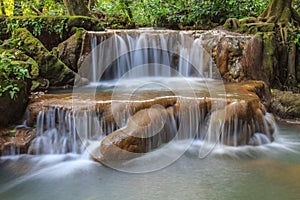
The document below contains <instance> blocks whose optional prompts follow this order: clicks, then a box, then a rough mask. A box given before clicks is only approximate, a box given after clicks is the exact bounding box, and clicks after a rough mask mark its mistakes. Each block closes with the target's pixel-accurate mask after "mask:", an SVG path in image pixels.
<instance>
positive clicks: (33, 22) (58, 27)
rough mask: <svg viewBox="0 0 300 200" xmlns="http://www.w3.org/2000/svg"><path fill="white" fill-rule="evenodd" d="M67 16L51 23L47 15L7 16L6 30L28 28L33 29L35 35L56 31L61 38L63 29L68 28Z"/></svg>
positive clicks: (8, 31)
mask: <svg viewBox="0 0 300 200" xmlns="http://www.w3.org/2000/svg"><path fill="white" fill-rule="evenodd" d="M67 20H68V18H67V17H65V18H59V20H57V21H56V23H49V21H47V18H45V17H32V18H22V17H20V18H7V20H6V26H7V29H6V32H7V33H10V32H13V31H14V30H16V29H17V28H28V29H29V30H31V32H32V34H33V35H34V36H39V35H41V33H42V31H43V30H45V31H48V32H49V33H56V34H58V35H59V36H60V37H61V38H62V36H63V31H64V30H65V29H67V28H68V24H67V23H66V22H67Z"/></svg>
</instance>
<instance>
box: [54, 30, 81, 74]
mask: <svg viewBox="0 0 300 200" xmlns="http://www.w3.org/2000/svg"><path fill="white" fill-rule="evenodd" d="M84 34H85V30H84V29H77V30H76V33H75V34H74V35H72V36H71V37H70V38H68V39H67V40H65V41H64V42H62V43H60V44H59V45H58V47H56V48H53V50H52V51H53V53H54V54H55V55H56V57H57V58H59V59H60V60H61V61H62V62H63V63H65V64H66V65H67V66H68V67H69V68H70V69H72V70H73V71H75V72H77V71H78V68H77V63H78V60H79V57H80V53H81V48H82V43H83V36H84Z"/></svg>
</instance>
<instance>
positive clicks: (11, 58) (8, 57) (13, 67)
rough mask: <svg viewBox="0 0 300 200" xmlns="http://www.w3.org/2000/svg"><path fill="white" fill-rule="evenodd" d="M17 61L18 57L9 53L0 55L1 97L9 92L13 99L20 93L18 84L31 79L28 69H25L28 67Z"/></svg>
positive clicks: (4, 52)
mask: <svg viewBox="0 0 300 200" xmlns="http://www.w3.org/2000/svg"><path fill="white" fill-rule="evenodd" d="M15 59H16V55H14V54H13V53H10V52H8V51H3V52H2V53H1V54H0V96H2V95H3V94H4V93H6V92H7V93H8V94H9V96H10V98H11V99H14V98H15V97H16V95H17V93H18V92H19V91H20V88H19V86H18V84H17V82H18V81H20V80H25V79H26V78H30V77H31V76H30V74H29V71H28V69H27V68H24V66H26V65H24V63H23V65H22V64H21V63H20V61H16V60H15Z"/></svg>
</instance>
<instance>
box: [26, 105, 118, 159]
mask: <svg viewBox="0 0 300 200" xmlns="http://www.w3.org/2000/svg"><path fill="white" fill-rule="evenodd" d="M98 119H99V117H98V116H97V114H96V112H95V110H76V109H75V110H69V109H64V108H60V107H52V108H49V109H46V110H43V111H40V112H39V113H38V116H37V127H36V138H35V139H34V140H33V141H32V142H31V145H30V147H29V149H28V153H29V154H37V155H39V154H65V153H75V154H81V153H83V152H84V151H85V148H86V146H87V145H88V144H89V141H90V140H100V139H101V137H103V134H104V133H106V132H107V130H109V131H110V130H111V129H113V128H111V127H109V126H108V125H107V124H106V123H103V120H100V121H98ZM101 123H102V124H101ZM100 124H101V125H100ZM104 124H105V125H104ZM100 127H101V128H100Z"/></svg>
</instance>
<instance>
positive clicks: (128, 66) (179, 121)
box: [28, 30, 276, 159]
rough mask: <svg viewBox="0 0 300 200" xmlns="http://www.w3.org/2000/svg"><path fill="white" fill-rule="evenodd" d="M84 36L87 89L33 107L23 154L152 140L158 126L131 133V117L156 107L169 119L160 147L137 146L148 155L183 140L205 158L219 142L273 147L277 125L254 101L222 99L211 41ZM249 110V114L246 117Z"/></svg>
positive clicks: (157, 34)
mask: <svg viewBox="0 0 300 200" xmlns="http://www.w3.org/2000/svg"><path fill="white" fill-rule="evenodd" d="M216 37H217V36H216ZM86 38H87V40H88V45H90V48H88V49H89V50H87V51H86V52H83V55H85V57H84V58H82V59H83V62H82V64H81V68H80V69H79V74H80V75H81V76H84V77H86V78H88V79H89V80H90V81H91V82H92V83H91V85H89V86H87V87H78V88H77V87H75V89H74V91H73V96H72V97H71V99H69V98H65V97H58V99H57V100H56V99H54V101H49V103H47V101H45V102H43V101H42V102H37V104H38V105H37V106H35V107H38V108H39V109H41V110H39V112H38V114H36V137H35V139H33V141H32V142H31V145H30V147H29V149H28V153H29V154H65V153H75V154H84V152H86V151H87V150H88V151H89V148H90V146H93V145H92V144H94V142H97V144H98V145H100V142H101V141H102V140H103V138H105V137H106V136H108V135H117V134H120V133H122V134H125V135H126V134H127V135H129V136H132V135H130V134H133V133H134V134H140V133H141V132H143V131H144V132H145V131H146V132H147V135H155V134H156V132H155V133H150V132H151V131H154V130H157V129H158V127H161V124H160V123H161V122H158V121H159V120H152V121H150V122H149V126H150V128H148V129H145V128H141V127H139V126H133V127H135V128H132V119H138V120H143V118H144V117H143V116H142V117H137V116H140V115H141V114H140V113H147V112H148V111H150V110H151V109H152V108H153V107H155V106H157V105H159V106H160V111H161V112H163V113H167V114H165V115H166V116H167V117H166V120H165V121H164V123H165V124H164V126H163V128H161V129H160V130H159V131H157V134H159V135H158V137H157V138H159V139H158V140H159V141H156V140H157V138H155V137H153V138H151V141H150V143H149V141H148V140H142V143H143V142H144V143H145V142H146V143H149V144H150V145H148V146H149V148H147V151H152V150H153V149H152V146H156V147H159V146H163V144H165V143H171V144H172V143H176V142H178V141H181V140H187V141H188V142H187V143H186V144H187V147H186V148H188V146H189V145H190V144H191V140H194V139H197V140H201V141H203V142H205V143H206V144H208V146H209V148H206V149H200V154H201V155H200V157H203V156H205V155H206V154H207V153H209V152H210V151H211V148H213V147H214V146H215V145H219V144H221V145H231V146H240V145H249V144H251V145H260V144H267V143H270V142H271V141H272V134H273V133H274V131H276V124H275V122H274V119H272V117H270V115H269V114H268V113H266V112H265V111H264V108H263V105H262V104H261V103H260V102H259V99H258V100H257V101H255V100H251V99H250V100H249V99H247V98H248V97H244V96H245V94H242V97H241V98H245V99H246V100H240V99H239V97H238V99H236V98H237V97H236V95H237V94H236V93H232V94H230V95H227V94H226V92H225V89H224V84H223V81H222V79H221V76H220V75H219V73H217V72H218V69H216V66H215V64H214V62H213V58H212V47H213V44H214V45H215V43H216V42H215V41H214V39H211V38H210V39H207V37H205V35H201V34H200V35H198V36H195V35H193V34H192V33H191V32H185V31H180V32H178V31H153V30H151V31H108V32H87V33H86ZM86 45H87V44H86ZM211 45H212V46H211ZM107 82H110V83H111V85H110V86H113V89H110V90H102V88H101V87H99V85H100V86H101V85H103V84H106V83H107ZM95 85H96V87H95ZM87 88H89V90H87ZM243 91H244V90H243ZM252 95H253V94H250V95H249V96H250V97H251V98H252ZM227 96H229V97H230V96H234V97H235V98H232V99H230V98H229V99H227V98H226V97H227ZM51 102H52V103H53V104H51ZM57 102H58V103H57ZM59 102H61V103H59ZM247 102H248V103H247ZM249 102H250V103H249ZM33 104H34V103H33ZM249 109H250V111H251V115H247V114H245V113H247V112H248V111H249ZM251 109H252V110H251ZM145 118H147V117H145ZM130 123H131V124H130ZM139 123H141V124H143V123H146V122H144V121H140V122H139ZM147 123H148V122H147ZM149 130H151V131H149ZM120 137H121V136H120ZM134 142H136V141H134ZM152 144H155V145H152ZM96 146H97V145H96ZM186 148H183V149H186ZM90 151H94V150H90ZM90 153H92V152H90ZM170 159H174V158H173V157H172V158H170Z"/></svg>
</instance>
